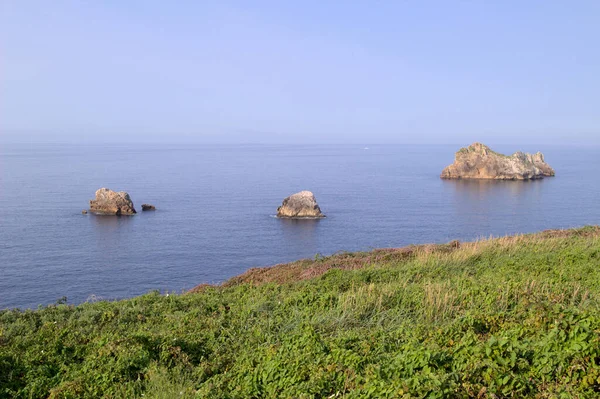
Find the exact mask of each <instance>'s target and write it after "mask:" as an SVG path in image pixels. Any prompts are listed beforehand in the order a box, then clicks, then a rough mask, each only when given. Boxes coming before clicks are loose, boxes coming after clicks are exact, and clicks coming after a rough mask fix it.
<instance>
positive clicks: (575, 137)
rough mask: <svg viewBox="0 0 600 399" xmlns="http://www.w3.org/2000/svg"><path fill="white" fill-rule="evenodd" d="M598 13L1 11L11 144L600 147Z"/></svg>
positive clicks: (1, 100) (263, 4)
mask: <svg viewBox="0 0 600 399" xmlns="http://www.w3.org/2000/svg"><path fill="white" fill-rule="evenodd" d="M599 19H600V3H598V2H595V1H581V2H577V3H576V4H570V3H565V2H561V1H544V2H542V1H533V2H527V3H522V2H518V1H506V2H494V3H492V2H485V3H468V2H441V1H426V2H418V3H416V2H415V3H400V2H391V1H390V2H385V1H384V2H381V3H378V4H377V5H376V6H374V5H373V4H368V3H364V4H362V5H359V4H346V3H345V2H341V1H340V2H337V1H334V2H330V3H327V4H322V3H321V2H316V1H307V2H303V3H301V4H280V3H279V2H274V1H257V2H253V3H252V5H248V4H245V3H244V2H241V1H229V2H204V3H202V4H197V3H194V2H181V3H177V4H171V5H170V4H166V3H162V2H141V1H140V2H136V1H133V2H127V3H119V2H102V3H86V4H84V3H79V2H75V1H65V2H61V3H47V2H41V1H23V2H3V3H2V4H0V54H1V55H2V56H1V57H0V141H2V142H25V143H28V142H44V143H64V142H67V143H114V142H117V143H118V142H128V143H129V142H149V143H198V144H202V143H224V144H234V143H257V144H259V143H263V144H266V143H273V144H296V143H298V144H313V143H314V144H316V143H325V144H333V143H342V142H343V143H349V144H357V145H374V144H386V143H393V144H428V143H440V144H460V145H468V144H470V143H472V142H474V141H482V142H485V143H490V144H517V143H520V144H523V145H529V144H535V143H544V144H558V145H564V144H576V145H598V144H600V129H599V126H600V114H599V113H598V112H597V110H598V108H600V100H599V97H598V94H597V93H599V92H600V78H598V73H597V71H598V70H600V53H599V52H598V51H596V50H595V48H596V45H597V43H596V41H597V38H598V37H600V25H598V24H597V21H598V20H599Z"/></svg>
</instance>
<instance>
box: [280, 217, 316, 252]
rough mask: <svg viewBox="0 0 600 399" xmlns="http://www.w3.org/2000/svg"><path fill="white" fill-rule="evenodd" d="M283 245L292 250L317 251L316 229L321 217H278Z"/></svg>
mask: <svg viewBox="0 0 600 399" xmlns="http://www.w3.org/2000/svg"><path fill="white" fill-rule="evenodd" d="M278 221H279V226H280V227H281V233H282V236H283V241H284V242H285V245H286V246H288V247H289V249H290V250H291V251H292V252H298V253H302V252H303V253H306V251H307V250H308V251H309V253H315V254H316V253H317V252H318V251H317V248H318V246H317V230H318V228H319V224H320V223H321V221H322V220H321V219H278Z"/></svg>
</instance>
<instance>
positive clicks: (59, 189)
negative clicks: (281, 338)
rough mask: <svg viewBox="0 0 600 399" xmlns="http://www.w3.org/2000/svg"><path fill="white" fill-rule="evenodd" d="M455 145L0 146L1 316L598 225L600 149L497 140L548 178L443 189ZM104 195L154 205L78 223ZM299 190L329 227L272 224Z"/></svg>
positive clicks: (453, 183) (458, 184) (284, 222)
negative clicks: (319, 257)
mask: <svg viewBox="0 0 600 399" xmlns="http://www.w3.org/2000/svg"><path fill="white" fill-rule="evenodd" d="M464 144H465V145H466V144H469V143H464ZM458 147H459V146H458V145H457V146H390V145H386V146H375V145H369V149H365V148H364V147H363V146H350V145H336V146H329V145H314V146H260V145H247V146H215V145H211V146H202V145H193V146H189V145H188V146H184V145H172V146H169V145H147V144H139V145H103V146H92V145H90V146H76V145H32V144H26V145H25V144H22V145H16V144H11V145H8V144H2V145H0V308H6V307H21V308H34V307H37V306H38V305H40V304H41V305H47V304H51V303H54V302H55V301H56V300H57V299H58V298H61V297H63V296H66V297H67V298H68V302H69V303H80V302H83V301H86V300H90V299H98V298H103V299H118V298H124V297H131V296H134V295H138V294H142V293H145V292H148V291H149V290H153V289H158V290H161V291H163V292H164V291H177V292H179V291H181V290H185V289H189V288H192V287H193V286H195V285H197V284H200V283H218V282H221V281H223V280H225V279H227V278H229V277H231V276H234V275H236V274H239V273H242V272H244V271H245V270H247V269H248V268H250V267H254V266H266V265H272V264H276V263H281V262H288V261H292V260H296V259H300V258H305V257H313V256H314V255H315V254H317V253H320V254H324V255H326V254H332V253H334V252H337V251H356V250H369V249H371V248H376V247H399V246H405V245H408V244H411V243H428V242H447V241H450V240H452V239H461V240H474V239H477V238H481V237H489V236H491V235H494V236H497V235H505V234H512V233H526V232H535V231H538V230H542V229H549V228H567V227H574V226H581V225H585V224H599V223H600V202H599V198H600V179H599V178H598V176H600V148H598V147H590V148H582V147H552V146H543V145H540V146H506V145H505V146H493V148H494V150H497V151H500V152H505V153H512V152H514V151H516V150H524V151H529V152H531V151H537V150H541V151H543V152H544V153H545V155H546V160H547V161H548V162H549V163H550V164H551V165H552V166H553V167H554V168H555V169H556V172H557V176H556V177H555V178H547V179H544V180H539V181H532V182H493V181H444V180H441V179H440V178H439V174H440V172H441V170H442V169H443V168H444V167H445V166H446V165H448V164H450V163H451V162H452V161H453V157H454V152H455V151H456V150H457V149H458ZM100 187H108V188H111V189H113V190H117V191H120V190H125V191H128V192H129V194H130V195H131V198H132V199H133V201H134V203H135V205H136V208H137V209H138V211H140V210H141V204H142V203H144V202H147V203H151V204H154V205H156V207H157V209H158V210H157V211H156V212H145V213H141V212H140V213H138V214H137V215H135V216H132V217H107V216H104V217H99V216H94V215H82V214H81V210H82V209H86V208H87V207H88V200H89V199H91V198H93V196H94V192H95V191H96V189H98V188H100ZM300 190H311V191H313V192H314V193H315V195H316V197H317V200H318V202H319V204H320V206H321V209H322V210H323V212H324V213H325V214H326V215H327V218H326V219H324V220H302V221H290V220H279V219H276V218H274V217H273V215H274V214H275V211H276V209H277V207H278V206H279V205H280V203H281V201H282V200H283V198H284V197H286V196H288V195H290V194H292V193H295V192H297V191H300Z"/></svg>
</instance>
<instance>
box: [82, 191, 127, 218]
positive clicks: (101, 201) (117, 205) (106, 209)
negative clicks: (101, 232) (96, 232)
mask: <svg viewBox="0 0 600 399" xmlns="http://www.w3.org/2000/svg"><path fill="white" fill-rule="evenodd" d="M90 212H92V213H95V214H98V215H133V214H134V213H136V211H135V208H134V207H133V202H132V201H131V198H130V197H129V194H127V193H126V192H125V191H120V192H115V191H112V190H109V189H108V188H101V189H99V190H98V191H96V199H93V200H90Z"/></svg>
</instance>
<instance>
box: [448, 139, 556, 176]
mask: <svg viewBox="0 0 600 399" xmlns="http://www.w3.org/2000/svg"><path fill="white" fill-rule="evenodd" d="M554 174H555V173H554V169H552V168H551V167H550V165H548V164H547V163H546V161H545V159H544V155H543V154H542V153H541V152H538V153H536V154H527V153H523V152H521V151H518V152H515V153H514V154H513V155H510V156H508V155H503V154H499V153H497V152H495V151H492V149H491V148H490V147H488V146H487V145H485V144H481V143H474V144H472V145H470V146H469V147H466V148H461V149H460V150H458V152H457V153H456V155H455V159H454V163H453V164H452V165H450V166H448V167H446V168H445V169H444V170H443V171H442V174H441V176H440V177H441V178H442V179H495V180H534V179H543V178H544V177H547V176H554Z"/></svg>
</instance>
